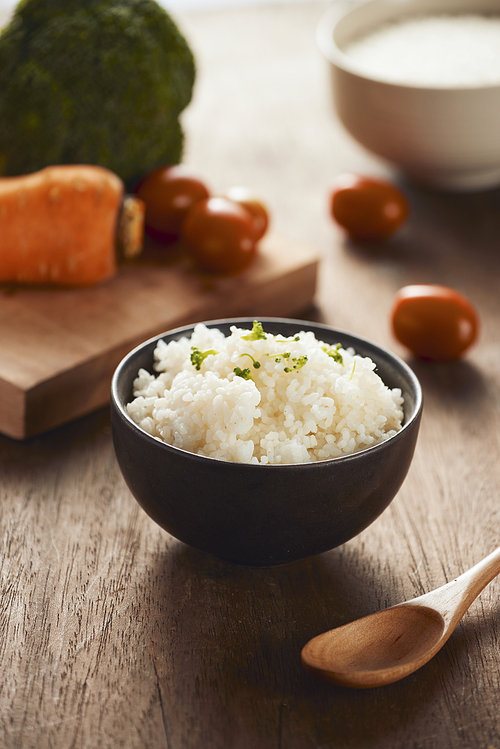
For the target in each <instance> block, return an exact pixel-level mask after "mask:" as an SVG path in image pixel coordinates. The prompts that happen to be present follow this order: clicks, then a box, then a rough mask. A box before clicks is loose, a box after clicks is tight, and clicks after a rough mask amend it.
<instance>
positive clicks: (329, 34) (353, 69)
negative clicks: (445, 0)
mask: <svg viewBox="0 0 500 749" xmlns="http://www.w3.org/2000/svg"><path fill="white" fill-rule="evenodd" d="M383 2H388V0H364V1H363V2H360V3H354V4H353V6H352V7H347V8H344V10H342V11H339V8H338V7H337V6H336V5H331V6H330V7H329V8H327V10H326V11H325V12H324V13H323V15H322V16H321V18H320V20H319V22H318V24H317V26H316V44H317V46H318V48H319V50H320V52H321V53H322V55H323V57H325V58H326V60H327V61H328V62H330V63H331V64H332V65H333V66H335V67H337V68H339V69H340V70H343V71H344V72H346V73H349V74H350V75H354V76H357V77H358V78H360V79H362V80H366V81H369V82H372V83H376V84H378V85H381V86H387V87H388V88H392V89H395V90H400V91H405V90H414V91H420V92H425V93H426V94H428V95H436V94H439V95H443V94H447V95H453V94H457V93H459V94H463V93H465V92H469V94H470V93H472V92H476V93H477V92H480V91H484V92H487V91H489V90H493V91H496V90H499V89H500V83H487V84H482V85H478V86H472V85H469V86H430V85H425V84H416V83H397V82H395V81H390V80H387V79H386V78H384V77H383V76H381V75H377V74H376V73H370V72H369V71H368V70H367V69H366V67H365V66H364V65H362V64H360V63H358V62H357V61H356V60H354V59H353V58H352V57H349V55H347V54H346V53H345V52H343V51H342V49H341V48H340V47H339V45H338V44H337V42H336V41H335V30H336V28H337V26H338V24H340V23H341V22H342V21H343V20H344V19H345V18H347V17H348V16H351V15H352V14H353V13H356V12H357V11H358V10H360V9H363V8H365V7H366V6H374V5H378V4H381V3H383ZM393 5H394V8H397V3H396V2H393ZM462 12H463V11H462ZM470 12H471V13H472V12H477V13H479V12H480V11H473V10H472V9H471V11H470ZM438 13H439V11H438V10H436V11H435V12H434V13H430V15H433V14H434V15H437V14H438ZM459 13H460V11H459V12H458V13H457V14H456V15H458V14H459ZM397 17H398V16H397V13H396V14H395V18H397Z"/></svg>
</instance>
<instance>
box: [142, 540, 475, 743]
mask: <svg viewBox="0 0 500 749" xmlns="http://www.w3.org/2000/svg"><path fill="white" fill-rule="evenodd" d="M156 574H157V576H158V577H159V578H160V579H162V580H163V581H164V589H163V590H158V591H157V593H158V595H159V596H163V597H165V599H168V607H165V608H164V609H163V613H162V614H161V615H160V618H159V619H158V621H157V622H156V626H155V630H156V632H157V633H158V636H157V637H156V638H155V641H154V653H155V658H156V659H157V664H156V666H155V668H156V672H157V674H158V675H159V676H160V678H161V679H162V680H163V681H162V682H161V684H162V687H161V688H163V689H164V690H165V699H164V700H163V709H164V722H165V724H166V725H167V726H169V729H168V731H170V735H171V738H172V740H173V741H174V740H175V741H178V742H179V744H180V745H182V746H184V743H183V742H185V745H186V746H193V747H194V746H204V747H212V746H214V747H231V749H254V748H255V747H260V748H261V749H267V747H287V749H309V748H310V749H316V747H351V746H352V747H357V746H359V747H361V746H367V745H369V746H370V747H378V746H380V747H387V746H391V747H397V746H399V745H400V744H399V743H398V741H399V738H400V737H401V740H402V739H403V737H404V738H405V739H407V740H409V737H410V736H409V734H408V731H409V726H411V724H412V722H413V720H414V719H415V717H416V716H417V715H418V714H419V713H421V712H422V711H426V710H427V709H428V706H429V704H430V703H431V702H432V700H433V696H434V694H435V692H436V690H437V689H439V688H440V687H441V686H442V680H443V679H445V678H446V675H447V672H448V671H449V669H450V665H449V660H448V656H447V655H446V654H445V655H442V654H440V655H439V656H438V657H437V658H435V659H434V661H433V662H431V663H430V664H428V665H427V666H425V667H424V668H423V669H421V671H420V672H418V673H417V674H414V675H412V676H410V677H408V678H407V679H405V680H403V681H401V682H399V683H397V684H395V685H391V686H388V687H384V688H380V689H374V690H359V691H358V690H349V689H347V688H341V687H335V686H332V685H329V684H325V683H323V682H320V681H319V680H317V679H315V678H314V677H312V676H311V675H309V674H307V673H306V672H305V670H304V669H303V667H302V665H301V662H300V650H301V648H302V646H303V645H305V643H306V642H307V641H308V640H309V639H310V638H311V637H313V636H315V635H317V634H319V633H320V632H322V631H325V630H327V629H331V628H332V627H335V626H339V625H341V624H344V623H346V622H347V621H350V620H352V619H356V618H358V617H360V616H364V615H366V614H368V613H371V612H372V611H374V610H376V609H378V608H380V603H379V602H378V601H377V600H376V597H375V592H374V586H373V570H370V565H369V562H368V560H367V559H364V558H363V557H362V554H361V553H359V552H358V551H357V550H356V549H354V548H353V547H351V546H350V545H349V544H347V545H345V546H344V547H340V548H339V549H335V550H333V551H331V552H328V553H326V554H322V555H320V556H317V557H314V558H311V559H307V560H303V561H300V562H295V563H293V564H290V565H287V566H283V567H278V568H268V569H261V568H247V567H242V566H237V565H232V564H228V563H225V562H223V561H220V560H217V559H213V558H211V557H209V556H207V555H205V554H203V553H202V552H198V551H196V550H194V549H190V548H189V547H186V546H184V545H183V544H178V545H177V546H175V547H174V548H173V549H172V554H171V555H168V556H167V555H165V556H164V558H163V561H162V562H161V569H158V570H156ZM165 632H168V633H170V634H169V636H168V637H167V638H166V639H164V638H163V635H162V634H161V633H165ZM459 656H460V653H458V655H457V657H459ZM187 695H190V701H188V700H187V699H186V696H187ZM167 696H168V699H167ZM183 696H184V699H183ZM172 700H173V701H172ZM176 700H178V703H176ZM179 714H183V716H184V717H183V720H182V721H181V723H182V725H180V723H179V721H178V720H176V716H178V715H179ZM189 725H191V726H193V725H195V726H196V733H197V736H198V741H199V743H198V744H196V743H193V744H190V743H189V740H188V734H184V735H183V734H182V732H183V731H184V732H185V731H188V733H189V730H188V728H187V726H189ZM182 726H183V727H184V728H183V727H182ZM175 731H177V735H172V732H173V733H174V734H175ZM403 745H404V744H401V746H403Z"/></svg>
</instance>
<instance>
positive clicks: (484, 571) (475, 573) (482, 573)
mask: <svg viewBox="0 0 500 749" xmlns="http://www.w3.org/2000/svg"><path fill="white" fill-rule="evenodd" d="M498 574H500V547H498V548H497V549H495V551H493V552H492V553H491V554H489V555H488V556H487V557H485V559H483V560H481V561H480V562H478V564H476V565H475V566H474V567H471V569H470V570H467V572H464V573H463V574H462V575H460V576H459V577H457V578H455V579H454V580H452V581H451V582H449V583H446V584H445V585H443V586H441V588H437V589H436V590H433V591H431V592H430V593H426V594H425V595H423V596H420V597H419V598H416V599H414V600H415V603H418V605H422V606H429V607H431V608H434V609H436V610H437V611H439V613H440V614H441V616H442V617H443V619H444V621H445V627H446V629H452V628H454V627H455V625H456V624H457V623H458V621H459V620H460V619H461V618H462V616H463V615H464V613H465V612H466V611H467V609H468V608H469V606H470V605H471V603H472V602H473V601H474V600H475V599H476V598H477V596H478V595H479V594H480V593H481V591H482V590H483V589H484V588H485V587H486V586H487V585H488V583H490V582H491V581H492V580H493V578H495V577H496V576H497V575H498Z"/></svg>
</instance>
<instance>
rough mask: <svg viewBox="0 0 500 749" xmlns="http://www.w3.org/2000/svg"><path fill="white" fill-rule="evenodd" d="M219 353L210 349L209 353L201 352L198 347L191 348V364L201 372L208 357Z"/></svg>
mask: <svg viewBox="0 0 500 749" xmlns="http://www.w3.org/2000/svg"><path fill="white" fill-rule="evenodd" d="M217 353H218V351H214V350H213V349H212V348H211V349H208V351H200V349H199V348H196V346H191V364H192V365H193V366H194V367H196V369H197V370H198V371H199V370H200V369H201V365H202V364H203V362H204V361H205V359H206V358H207V356H210V354H217Z"/></svg>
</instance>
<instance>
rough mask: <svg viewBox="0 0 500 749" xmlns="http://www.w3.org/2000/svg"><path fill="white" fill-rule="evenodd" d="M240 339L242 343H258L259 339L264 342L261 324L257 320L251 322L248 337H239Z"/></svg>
mask: <svg viewBox="0 0 500 749" xmlns="http://www.w3.org/2000/svg"><path fill="white" fill-rule="evenodd" d="M241 338H242V340H244V341H258V340H259V339H262V340H264V341H265V340H267V338H266V334H265V333H264V328H263V327H262V323H261V322H259V321H258V320H254V321H253V325H252V331H251V332H250V333H248V335H243V336H241Z"/></svg>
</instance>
